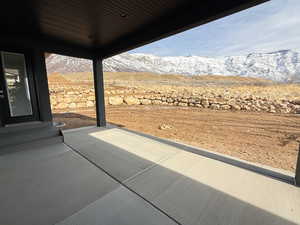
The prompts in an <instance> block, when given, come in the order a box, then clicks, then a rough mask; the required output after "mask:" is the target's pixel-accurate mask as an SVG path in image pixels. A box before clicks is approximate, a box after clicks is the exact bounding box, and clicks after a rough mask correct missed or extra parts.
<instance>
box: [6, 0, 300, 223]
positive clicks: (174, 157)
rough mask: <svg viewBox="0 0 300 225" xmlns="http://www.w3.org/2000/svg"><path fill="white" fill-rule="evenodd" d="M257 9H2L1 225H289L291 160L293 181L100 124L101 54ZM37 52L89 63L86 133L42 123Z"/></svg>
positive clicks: (152, 5) (240, 5)
mask: <svg viewBox="0 0 300 225" xmlns="http://www.w3.org/2000/svg"><path fill="white" fill-rule="evenodd" d="M263 2H265V0H251V1H249V0H235V1H231V0H228V1H212V0H210V1H186V0H176V1H174V0H170V1H169V0H168V1H159V0H151V1H143V0H139V1H135V0H126V1H121V0H120V1H106V0H103V1H102V0H101V1H100V0H99V1H96V0H89V1H85V0H72V1H64V0H54V1H46V0H30V1H21V2H19V1H14V0H13V1H6V3H7V4H5V6H4V5H3V6H2V7H3V10H2V13H1V20H0V24H1V27H2V32H1V36H0V52H1V60H0V67H1V69H0V105H1V108H0V190H1V191H0V224H3V225H18V224H20V225H21V224H22V225H24V224H25V225H27V224H28V225H35V224H36V225H54V224H59V225H75V224H82V225H83V224H84V225H98V224H105V225H108V224H111V225H113V224H114V225H115V224H120V225H121V224H128V225H129V224H130V225H133V224H145V225H148V224H149V225H150V224H157V225H162V224H181V225H188V224H191V225H192V224H193V225H194V224H207V225H208V224H224V225H225V224H231V225H235V224H236V225H239V224H266V225H267V224H270V225H271V224H272V225H273V224H278V225H285V224H286V225H294V224H300V189H299V187H297V185H299V183H300V181H299V178H300V165H299V163H298V167H297V169H296V174H292V173H288V172H286V171H281V170H276V169H273V168H268V167H264V166H261V165H257V164H251V163H248V162H245V161H242V160H238V159H235V158H230V157H227V156H224V155H220V154H215V153H212V152H209V151H206V150H203V149H198V148H194V147H192V146H187V145H184V144H181V143H176V142H172V141H169V140H165V139H160V138H156V137H152V136H149V135H145V134H141V133H137V132H133V131H130V130H126V129H123V128H119V127H116V126H113V125H110V124H107V123H106V118H105V103H104V85H103V71H102V60H103V59H104V58H107V57H110V56H113V55H115V54H118V53H121V52H124V51H127V50H130V49H133V48H136V47H139V46H142V45H144V44H147V43H150V42H153V41H155V40H159V39H161V38H164V37H167V36H170V35H172V34H176V33H178V32H181V31H184V30H187V29H190V28H192V27H195V26H198V25H202V24H205V23H207V22H209V21H213V20H215V19H218V18H221V17H224V16H227V15H230V14H232V13H234V12H238V11H240V10H243V9H247V8H249V7H252V6H255V5H257V4H260V3H263ZM12 12H13V14H14V16H12ZM46 52H48V53H57V54H63V55H68V56H74V57H81V58H86V59H90V60H92V61H93V71H94V85H95V95H96V114H97V124H95V126H94V127H85V128H79V129H74V130H67V131H61V130H60V129H59V128H58V127H56V126H55V124H54V123H53V122H52V113H51V108H50V100H49V90H48V83H47V73H46V66H45V53H46ZM270 147H271V146H270ZM298 161H299V160H298Z"/></svg>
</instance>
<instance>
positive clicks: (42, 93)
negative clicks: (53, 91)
mask: <svg viewBox="0 0 300 225" xmlns="http://www.w3.org/2000/svg"><path fill="white" fill-rule="evenodd" d="M32 64H33V73H34V75H35V85H36V94H37V99H38V108H39V113H40V120H41V121H45V122H51V121H52V112H51V105H50V96H49V95H50V93H49V87H48V77H47V70H46V61H45V52H43V51H41V50H39V49H36V50H34V51H33V60H32Z"/></svg>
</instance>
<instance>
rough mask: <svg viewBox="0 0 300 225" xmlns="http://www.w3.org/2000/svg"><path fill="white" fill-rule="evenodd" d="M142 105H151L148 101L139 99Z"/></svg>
mask: <svg viewBox="0 0 300 225" xmlns="http://www.w3.org/2000/svg"><path fill="white" fill-rule="evenodd" d="M140 102H141V104H142V105H151V100H150V99H140Z"/></svg>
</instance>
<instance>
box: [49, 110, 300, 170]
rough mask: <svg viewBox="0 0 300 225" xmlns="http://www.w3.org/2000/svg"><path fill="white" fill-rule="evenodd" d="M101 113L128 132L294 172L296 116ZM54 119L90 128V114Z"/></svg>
mask: <svg viewBox="0 0 300 225" xmlns="http://www.w3.org/2000/svg"><path fill="white" fill-rule="evenodd" d="M106 113H107V115H106V116H107V120H108V122H110V123H114V124H117V125H119V126H122V127H126V128H128V129H131V130H135V131H140V132H143V133H147V134H151V135H154V136H157V137H162V138H167V139H172V140H176V141H180V142H183V143H186V144H190V145H193V146H197V147H200V148H204V149H207V150H211V151H215V152H219V153H223V154H227V155H230V156H234V157H238V158H241V159H244V160H247V161H251V162H256V163H261V164H264V165H269V166H272V167H276V168H281V169H285V170H290V171H294V170H295V167H296V159H297V154H298V148H299V142H300V123H299V119H300V115H294V114H270V113H248V112H230V111H212V110H205V109H198V108H191V107H171V106H153V105H150V106H141V105H139V106H115V107H113V106H110V107H108V108H107V110H106ZM54 118H55V121H60V122H65V123H66V127H65V129H68V128H75V127H82V126H89V125H95V112H94V110H93V109H83V110H79V111H77V112H74V113H65V114H61V113H59V112H58V113H57V114H55V115H54ZM162 127H163V129H162ZM165 128H166V129H165Z"/></svg>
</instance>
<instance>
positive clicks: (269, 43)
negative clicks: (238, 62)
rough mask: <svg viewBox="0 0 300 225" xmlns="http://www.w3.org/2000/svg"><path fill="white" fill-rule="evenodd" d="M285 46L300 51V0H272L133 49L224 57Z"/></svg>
mask: <svg viewBox="0 0 300 225" xmlns="http://www.w3.org/2000/svg"><path fill="white" fill-rule="evenodd" d="M285 49H291V50H294V51H299V52H300V0H271V1H270V2H267V3H264V4H261V5H259V6H255V7H253V8H250V9H247V10H244V11H242V12H239V13H235V14H233V15H230V16H227V17H225V18H222V19H219V20H216V21H213V22H210V23H208V24H205V25H202V26H199V27H196V28H193V29H191V30H188V31H185V32H182V33H180V34H177V35H174V36H171V37H169V38H165V39H162V40H159V41H156V42H154V43H151V44H148V45H146V46H143V47H140V48H137V49H134V50H132V51H130V53H147V54H153V55H158V56H188V55H199V56H207V57H222V56H232V55H245V54H249V53H253V52H262V53H263V52H264V53H265V52H273V51H278V50H285Z"/></svg>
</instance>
